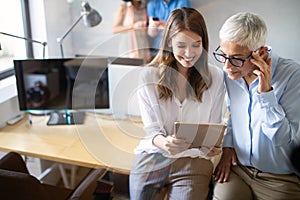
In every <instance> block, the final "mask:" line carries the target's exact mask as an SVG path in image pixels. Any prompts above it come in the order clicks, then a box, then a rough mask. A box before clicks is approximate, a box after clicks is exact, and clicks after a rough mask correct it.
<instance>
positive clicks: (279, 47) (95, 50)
mask: <svg viewBox="0 0 300 200" xmlns="http://www.w3.org/2000/svg"><path fill="white" fill-rule="evenodd" d="M31 1H39V0H31ZM190 1H191V4H192V6H193V7H194V8H196V9H198V10H199V11H200V12H201V13H202V14H203V15H204V17H205V20H206V23H207V26H208V31H209V36H210V51H211V52H212V51H213V50H214V49H215V48H216V47H217V45H218V42H219V40H218V30H219V29H220V27H221V25H222V23H223V22H224V21H225V20H226V19H227V18H228V17H229V16H231V15H233V14H235V13H237V12H239V11H251V12H255V13H257V14H259V15H261V16H262V17H263V18H264V19H265V21H266V24H267V26H268V29H269V37H268V40H267V42H268V45H270V46H272V47H273V50H274V51H276V52H277V53H278V54H279V55H281V56H284V57H288V58H292V59H295V60H297V61H298V62H300V54H298V53H297V52H298V51H297V49H298V48H297V47H298V46H296V45H298V43H299V42H298V38H299V37H298V36H299V35H300V20H299V19H300V12H299V11H298V10H299V8H300V1H299V0H289V1H286V0H264V1H261V0H252V1H245V0H201V1H199V0H190ZM44 2H45V13H46V18H47V24H46V26H47V39H48V51H49V57H59V56H60V53H59V45H58V44H57V42H56V38H57V37H59V36H61V35H62V34H63V33H64V32H65V31H66V30H67V29H68V28H69V27H70V26H71V24H72V23H73V22H75V21H76V19H77V18H78V17H79V16H80V9H81V8H80V4H81V1H80V0H73V1H70V0H69V1H67V0H64V1H63V0H44ZM68 2H71V3H68ZM88 2H89V3H90V5H91V6H92V7H94V8H96V9H97V10H98V11H99V13H100V14H101V15H102V17H103V21H102V23H101V24H100V25H98V26H96V27H93V28H86V27H84V25H83V23H82V22H81V23H79V24H78V25H77V26H76V27H75V28H74V30H73V31H72V32H71V33H70V35H69V36H68V37H67V38H66V39H65V41H64V50H65V55H67V56H74V54H96V55H110V56H116V55H117V53H118V52H117V45H118V41H119V39H120V38H119V37H118V36H113V34H112V32H111V28H112V23H113V18H114V11H115V10H116V9H117V8H118V6H119V4H120V3H121V0H113V1H106V0H89V1H88Z"/></svg>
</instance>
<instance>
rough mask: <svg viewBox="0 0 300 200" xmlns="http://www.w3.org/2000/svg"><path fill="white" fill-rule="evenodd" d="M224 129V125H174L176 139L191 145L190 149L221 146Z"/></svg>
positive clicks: (182, 123) (178, 123) (177, 123)
mask: <svg viewBox="0 0 300 200" xmlns="http://www.w3.org/2000/svg"><path fill="white" fill-rule="evenodd" d="M225 129H226V125H225V124H215V123H186V122H175V123H174V131H175V135H176V137H177V138H183V139H185V140H186V141H187V142H189V143H191V146H190V148H200V147H208V148H210V147H213V146H221V143H222V140H223V136H224V132H225Z"/></svg>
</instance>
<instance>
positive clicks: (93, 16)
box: [57, 2, 102, 58]
mask: <svg viewBox="0 0 300 200" xmlns="http://www.w3.org/2000/svg"><path fill="white" fill-rule="evenodd" d="M81 7H82V11H81V15H80V17H79V18H78V19H77V21H75V23H74V24H73V25H72V26H71V27H70V28H69V29H68V30H67V31H66V33H65V34H63V36H61V37H60V38H57V42H58V43H59V45H60V52H61V57H62V58H63V57H64V51H63V40H64V39H65V37H66V36H67V35H68V34H69V33H70V32H71V31H72V30H73V28H74V27H75V26H76V25H77V24H78V22H79V21H80V20H81V19H83V21H84V25H85V26H87V27H94V26H97V25H98V24H100V22H101V21H102V17H101V16H100V14H99V13H98V12H97V11H96V10H95V9H93V8H91V6H90V5H89V3H87V2H82V4H81Z"/></svg>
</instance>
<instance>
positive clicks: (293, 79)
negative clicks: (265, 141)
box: [250, 52, 300, 148]
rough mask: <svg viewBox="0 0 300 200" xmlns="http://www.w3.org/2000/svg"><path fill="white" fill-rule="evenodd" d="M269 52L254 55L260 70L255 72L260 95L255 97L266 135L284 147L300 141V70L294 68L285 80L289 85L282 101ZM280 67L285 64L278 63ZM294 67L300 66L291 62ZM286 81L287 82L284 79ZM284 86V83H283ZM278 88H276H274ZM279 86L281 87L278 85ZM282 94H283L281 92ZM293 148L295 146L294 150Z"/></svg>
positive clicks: (277, 144) (252, 59)
mask: <svg viewBox="0 0 300 200" xmlns="http://www.w3.org/2000/svg"><path fill="white" fill-rule="evenodd" d="M265 54H266V52H264V53H262V54H261V55H260V54H259V53H253V54H252V58H251V60H250V61H251V62H252V63H253V64H255V65H256V66H257V67H258V68H257V69H256V70H254V71H253V73H255V74H256V75H257V76H258V79H259V83H258V94H256V95H255V96H254V98H257V99H258V102H259V104H260V107H261V116H262V127H261V128H262V132H263V133H264V134H265V135H266V137H268V138H269V139H270V141H272V142H273V144H274V146H282V145H286V144H290V143H292V145H295V144H297V143H298V142H300V141H299V140H300V136H299V134H300V130H299V127H300V120H299V119H300V107H299V103H298V101H299V99H300V93H299V88H300V82H299V80H300V71H299V70H296V69H294V71H290V73H287V74H286V76H284V77H282V76H281V77H278V79H279V78H281V79H282V80H281V81H282V82H286V83H287V84H286V85H285V88H284V91H283V92H282V95H281V96H280V98H279V99H277V97H276V95H275V93H276V92H277V91H276V92H275V90H276V87H277V86H276V82H275V85H272V81H271V79H272V74H271V58H268V59H265V58H264V55H265ZM275 64H276V65H285V63H283V62H281V63H278V64H277V63H275ZM290 65H297V66H298V67H299V65H298V64H296V63H290ZM283 79H284V80H283ZM282 84H283V83H282ZM273 87H274V88H273ZM278 87H279V86H278ZM278 92H279V91H278ZM292 147H293V146H291V148H292Z"/></svg>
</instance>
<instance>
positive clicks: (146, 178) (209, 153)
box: [130, 7, 225, 200]
mask: <svg viewBox="0 0 300 200" xmlns="http://www.w3.org/2000/svg"><path fill="white" fill-rule="evenodd" d="M207 51H208V35H207V28H206V24H205V21H204V18H203V16H202V15H201V14H200V13H199V12H198V11H197V10H195V9H193V8H186V7H184V8H179V9H175V10H173V11H172V12H171V14H170V16H169V18H168V21H167V22H166V28H165V29H164V34H163V38H162V43H161V48H160V49H159V52H158V54H157V56H156V57H155V58H154V60H153V61H152V62H151V63H150V64H149V67H145V68H144V70H145V71H144V72H143V75H142V85H141V87H140V89H139V91H138V99H139V106H140V111H141V116H142V121H143V124H144V130H145V132H146V136H145V138H144V139H143V140H142V141H141V142H140V144H139V145H138V146H137V148H136V149H135V153H136V160H135V162H134V164H133V167H132V169H131V174H130V197H131V199H132V200H135V199H139V200H144V199H164V197H167V198H168V199H206V198H207V196H208V192H209V184H210V180H211V176H212V173H213V164H212V162H211V160H210V159H211V157H213V156H215V155H217V154H219V153H220V152H221V151H220V150H221V148H220V147H212V148H211V149H207V148H204V147H201V148H200V147H199V148H189V146H190V144H189V143H187V142H186V141H185V140H184V139H179V138H176V136H174V123H175V122H177V121H181V122H191V123H200V122H202V123H207V122H212V123H220V122H221V121H222V107H223V106H222V105H223V102H224V95H225V86H224V82H223V72H222V70H221V69H219V68H217V67H215V66H212V65H209V64H208V62H207V60H208V55H207ZM186 134H187V135H188V134H191V133H188V132H187V133H186Z"/></svg>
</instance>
